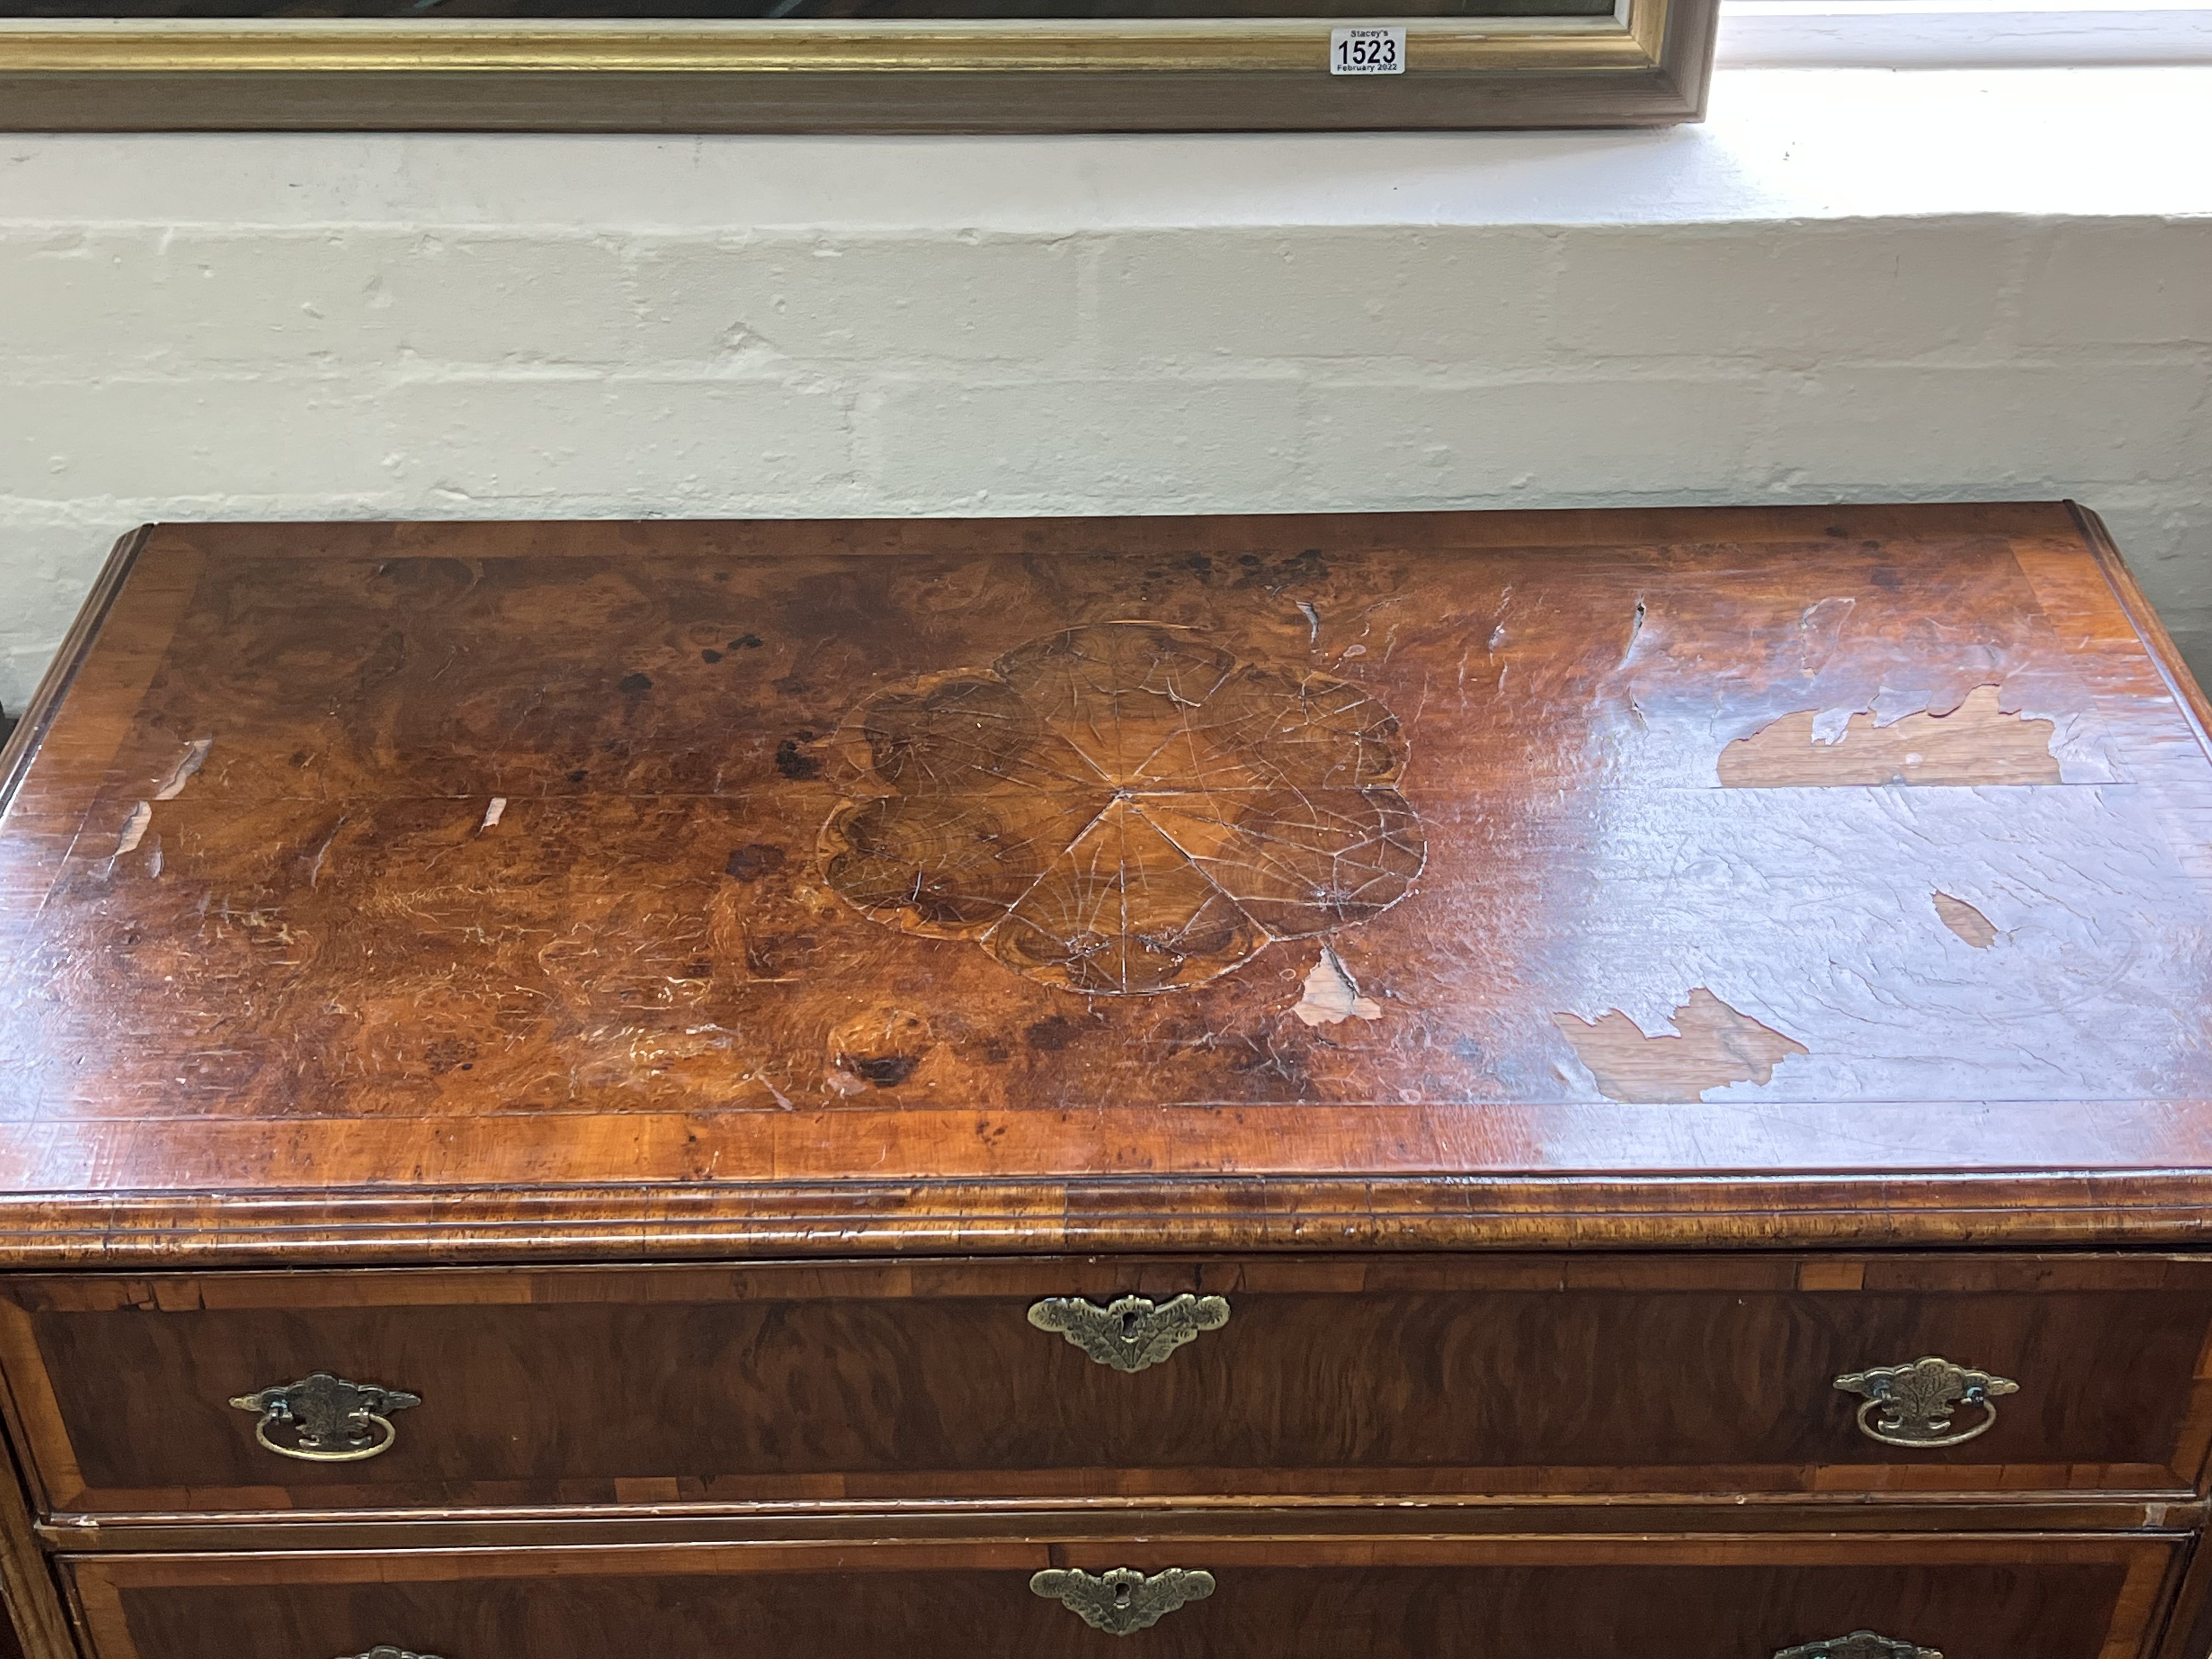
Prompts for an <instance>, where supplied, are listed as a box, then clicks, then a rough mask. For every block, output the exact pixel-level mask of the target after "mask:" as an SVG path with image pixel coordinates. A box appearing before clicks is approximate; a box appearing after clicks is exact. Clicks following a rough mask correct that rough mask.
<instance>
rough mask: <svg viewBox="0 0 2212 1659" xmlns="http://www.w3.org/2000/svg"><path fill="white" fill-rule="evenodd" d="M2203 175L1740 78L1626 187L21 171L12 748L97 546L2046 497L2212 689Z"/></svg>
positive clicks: (842, 166) (169, 151)
mask: <svg viewBox="0 0 2212 1659" xmlns="http://www.w3.org/2000/svg"><path fill="white" fill-rule="evenodd" d="M2207 154H2212V72H2208V71H2204V70H2162V71H2146V70H2106V71H2097V72H2089V73H2081V74H2074V75H2065V76H2058V77H2055V78H2054V77H2053V76H2049V75H2038V74H2033V73H2027V72H2015V74H2014V75H2012V76H1994V77H1991V76H1983V77H1980V78H1979V79H1972V78H1967V77H1960V76H1880V75H1870V74H1851V73H1843V74H1805V73H1798V74H1796V75H1794V76H1793V75H1790V74H1788V73H1782V74H1765V75H1759V74H1751V73H1739V74H1736V75H1734V76H1729V77H1724V80H1723V87H1722V90H1721V94H1720V95H1719V97H1718V98H1717V103H1716V113H1715V119H1714V120H1713V121H1712V122H1711V124H1710V125H1707V126H1706V127H1704V128H1700V129H1693V130H1683V131H1676V132H1673V133H1661V134H1644V135H1619V134H1614V135H1585V136H1577V135H1566V134H1543V135H1518V136H1516V135H1481V136H1470V137H1443V138H1437V137H1430V138H1345V137H1338V138H1307V139H1297V138H1278V139H1249V140H1247V139H1216V140H1208V141H1194V140H1175V139H1158V140H1151V139H1128V138H1122V139H1072V140H1012V141H1008V140H975V141H958V140H954V141H933V142H928V143H916V142H904V143H902V142H898V141H885V140H858V139H854V140H842V139H813V140H802V139H791V140H775V139H770V140H744V139H729V140H713V141H706V142H692V141H684V140H655V139H647V138H545V137H538V138H477V139H466V138H453V137H369V138H364V137H142V138H82V137H81V138H52V137H16V138H0V387H4V391H5V404H4V407H0V702H6V703H7V704H8V705H9V707H10V708H15V707H18V706H20V704H21V700H22V699H23V697H24V696H26V695H27V693H28V691H29V690H30V687H31V685H32V684H33V681H34V679H35V678H36V677H37V675H38V673H39V672H40V669H41V667H42V665H43V664H44V663H45V661H46V659H47V657H48V656H49V655H50V653H51V652H52V647H53V646H54V645H55V643H56V642H57V641H58V639H59V638H60V636H61V635H62V632H63V630H64V629H65V627H66V626H67V624H68V622H69V619H70V617H71V615H72V614H73V613H74V612H75V611H76V606H77V605H78V603H79V602H80V600H81V599H82V594H83V592H84V591H85V589H86V587H87V586H88V584H89V583H90V581H91V580H92V576H93V574H94V571H95V570H96V568H97V567H98V564H99V562H100V558H101V556H102V555H103V554H104V552H105V550H106V546H107V544H108V543H109V542H110V541H111V540H112V538H113V537H114V536H115V535H116V534H118V533H119V532H121V531H123V530H125V529H126V528H128V527H129V526H131V525H132V524H135V523H137V522H140V521H142V520H149V519H156V518H209V517H217V516H222V517H297V518H323V517H410V516H450V517H471V516H499V517H513V516H572V515H577V516H648V515H659V514H708V515H720V514H744V513H763V514H772V515H790V514H837V513H957V512H983V513H1082V512H1180V511H1239V510H1252V511H1270V510H1286V509H1303V508H1336V507H1350V508H1389V507H1459V506H1522V507H1528V506H1551V505H1560V506H1581V505H1599V504H1607V503H1637V502H1660V501H1683V502H1723V501H1824V500H1831V499H1837V498H1846V497H1857V498H1862V499H1863V498H1876V497H1888V498H1905V499H1915V498H1925V499H1940V498H1965V497H2002V496H2014V497H2017V496H2049V495H2075V496H2077V497H2079V498H2081V499H2082V500H2084V501H2087V502H2089V503H2090V504H2091V505H2093V506H2094V507H2098V508H2099V509H2100V510H2101V511H2102V512H2104V513H2106V515H2107V516H2108V518H2109V519H2110V520H2111V521H2112V524H2113V526H2114V527H2115V529H2116V530H2117V532H2118V534H2119V536H2120V538H2121V540H2122V543H2123V544H2124V547H2125V548H2126V550H2128V552H2129V554H2130V556H2131V557H2132V558H2133V559H2134V561H2135V562H2136V565H2137V568H2138V569H2139V570H2140V571H2141V573H2142V576H2143V578H2144V581H2145V584H2146V586H2148V588H2149V589H2150V591H2151V592H2152V594H2153V596H2154V599H2157V600H2158V602H2159V603H2160V605H2161V607H2162V608H2163V609H2164V611H2166V616H2167V617H2168V620H2169V622H2170V623H2172V625H2173V626H2174V627H2175V629H2176V631H2177V633H2179V634H2180V635H2182V636H2183V638H2184V641H2185V644H2186V645H2187V646H2189V647H2191V649H2192V651H2193V653H2195V655H2196V659H2197V663H2198V665H2199V666H2200V669H2212V484H2208V479H2212V397H2208V387H2212V169H2206V168H2204V167H2202V166H2201V158H2202V157H2203V155H2207ZM2160 158H2164V160H2163V161H2160Z"/></svg>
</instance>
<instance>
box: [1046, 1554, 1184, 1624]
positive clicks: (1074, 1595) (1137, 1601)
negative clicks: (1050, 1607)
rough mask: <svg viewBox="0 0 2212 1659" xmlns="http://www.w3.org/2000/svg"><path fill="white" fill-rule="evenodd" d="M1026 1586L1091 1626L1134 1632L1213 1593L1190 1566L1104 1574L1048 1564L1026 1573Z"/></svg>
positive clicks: (1122, 1569)
mask: <svg viewBox="0 0 2212 1659" xmlns="http://www.w3.org/2000/svg"><path fill="white" fill-rule="evenodd" d="M1030 1591H1031V1592H1032V1593H1033V1594H1035V1595H1042V1596H1043V1597H1044V1598H1045V1599H1046V1600H1047V1601H1057V1602H1059V1603H1060V1606H1062V1607H1066V1609H1067V1610H1068V1611H1069V1612H1070V1613H1073V1614H1074V1615H1075V1616H1076V1617H1077V1618H1079V1619H1080V1620H1082V1621H1083V1622H1084V1623H1085V1624H1086V1625H1088V1626H1091V1629H1093V1630H1103V1631H1104V1632H1106V1633H1107V1634H1108V1635H1109V1636H1133V1635H1134V1634H1135V1633H1136V1632H1139V1631H1140V1630H1150V1629H1151V1628H1152V1626H1154V1625H1157V1624H1158V1623H1159V1622H1160V1620H1163V1619H1164V1618H1166V1617H1167V1616H1168V1615H1169V1614H1170V1613H1173V1612H1174V1611H1175V1610H1176V1608H1177V1607H1181V1606H1182V1605H1183V1603H1185V1602H1186V1601H1204V1600H1205V1599H1206V1597H1207V1596H1209V1595H1212V1594H1213V1575H1212V1573H1210V1572H1207V1571H1204V1570H1203V1569H1201V1568H1195V1567H1163V1568H1162V1569H1161V1570H1160V1571H1158V1572H1155V1573H1143V1572H1139V1571H1137V1569H1136V1568H1134V1567H1112V1568H1109V1569H1108V1570H1107V1571H1104V1572H1085V1571H1083V1570H1082V1569H1081V1568H1080V1567H1047V1568H1046V1569H1045V1570H1044V1571H1042V1572H1040V1573H1036V1574H1034V1575H1033V1576H1032V1577H1030Z"/></svg>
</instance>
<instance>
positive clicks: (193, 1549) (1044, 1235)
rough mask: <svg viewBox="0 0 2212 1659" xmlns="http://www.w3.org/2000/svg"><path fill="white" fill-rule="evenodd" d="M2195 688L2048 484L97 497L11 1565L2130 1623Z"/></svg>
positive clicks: (956, 1645) (2179, 1113)
mask: <svg viewBox="0 0 2212 1659" xmlns="http://www.w3.org/2000/svg"><path fill="white" fill-rule="evenodd" d="M2205 716H2206V709H2205V705H2204V702H2203V697H2202V696H2201V694H2200V693H2198V692H2197V690H2196V688H2195V686H2194V684H2192V683H2191V681H2190V680H2189V678H2188V677H2187V674H2186V671H2185V670H2184V669H2183V668H2182V667H2181V666H2180V665H2179V660H2178V659H2177V658H2176V657H2175V655H2174V653H2173V652H2172V647H2171V645H2170V643H2169V642H2168V641H2167V640H2166V636H2165V635H2164V634H2163V632H2162V631H2161V630H2160V628H2159V626H2158V624H2157V623H2156V620H2155V618H2154V617H2152V615H2151V614H2150V612H2149V611H2148V608H2147V607H2146V606H2145V605H2144V604H2143V601H2142V598H2141V596H2140V594H2139V592H2137V590H2136V587H2135V586H2134V584H2133V582H2132V580H2130V577H2129V576H2128V574H2127V573H2126V571H2125V569H2124V567H2123V566H2122V565H2121V564H2120V562H2119V561H2118V556H2117V555H2116V554H2115V553H2114V552H2113V551H2112V549H2111V547H2110V545H2109V544H2108V543H2107V541H2106V538H2105V537H2104V534H2103V532H2102V531H2101V529H2100V527H2099V526H2097V525H2096V524H2095V522H2094V520H2092V519H2090V518H2089V517H2088V516H2087V514H2085V513H2081V512H2080V511H2079V510H2078V509H2074V508H2071V507H2067V506H2064V505H2022V506H1994V505H1990V506H1969V507H1832V508H1831V507H1823V508H1793V509H1771V510H1770V509H1726V510H1723V509H1699V510H1669V511H1649V512H1643V511H1639V512H1624V513H1433V514H1407V515H1346V516H1340V517H1299V518H1292V517H1283V518H1267V517H1260V518H1236V519H1210V520H1209V519H1144V520H968V521H949V520H911V521H896V522H890V521H884V522H874V521H868V522H863V521H852V522H818V523H799V522H727V523H659V524H581V523H563V524H538V525H523V524H501V525H461V524H441V525H227V526H159V527H155V528H152V529H149V530H146V531H143V532H137V534H135V535H134V536H132V537H131V538H126V540H125V543H124V544H122V546H121V547H120V548H119V549H118V553H117V556H116V557H115V559H114V560H113V561H112V562H111V565H110V567H109V568H108V570H107V572H106V574H105V575H104V577H103V578H102V580H101V582H100V586H99V589H98V591H97V592H96V593H95V595H94V599H93V600H92V602H91V603H90V605H88V608H87V611H86V612H85V615H84V617H83V619H82V622H81V623H80V625H79V627H78V629H77V631H76V634H75V635H74V636H73V637H72V639H71V640H70V642H69V644H68V646H67V647H66V648H65V650H64V653H63V656H62V658H61V659H60V660H59V662H58V665H57V666H56V669H55V671H54V672H53V674H52V676H50V678H49V679H48V681H47V683H46V686H45V687H44V688H43V689H42V690H41V692H40V696H39V699H38V701H37V702H35V703H34V704H33V708H32V709H31V710H30V713H29V714H28V716H27V719H26V720H25V721H24V723H23V726H22V727H21V730H20V731H19V732H18V733H17V736H16V738H15V739H14V742H13V744H11V745H10V748H9V750H8V753H7V757H6V758H5V759H4V760H0V808H4V817H0V1381H4V1384H5V1399H4V1404H5V1408H6V1423H7V1430H8V1433H9V1437H10V1440H11V1442H12V1445H13V1450H14V1455H15V1463H16V1467H17V1468H18V1470H20V1473H21V1480H20V1482H9V1481H0V1545H4V1548H3V1549H0V1580H4V1583H5V1587H6V1589H7V1591H8V1596H9V1604H10V1607H11V1609H12V1611H13V1613H14V1618H15V1629H16V1632H17V1633H18V1635H19V1637H20V1638H21V1641H22V1643H23V1645H24V1646H25V1648H26V1650H27V1652H28V1654H29V1655H30V1659H356V1656H360V1659H410V1656H422V1659H586V1656H591V1659H598V1656H600V1655H603V1654H605V1653H606V1652H608V1651H610V1650H611V1651H617V1652H629V1651H635V1650H647V1651H653V1652H656V1653H659V1654H661V1655H664V1656H667V1659H724V1656H726V1655H727V1654H729V1653H731V1652H732V1651H740V1650H742V1651H748V1652H750V1651H755V1650H758V1651H762V1652H775V1653H779V1654H781V1655H784V1656H787V1659H844V1656H847V1655H848V1654H852V1653H855V1652H860V1651H873V1650H877V1649H878V1648H880V1647H882V1646H884V1644H896V1645H897V1646H899V1647H902V1648H903V1649H905V1650H910V1651H913V1652H915V1653H917V1654H921V1655H927V1656H932V1659H935V1656H952V1655H956V1654H957V1655H963V1656H964V1655H971V1654H972V1655H989V1656H1005V1659H1024V1656H1028V1655H1031V1654H1037V1653H1047V1652H1049V1653H1074V1654H1082V1653H1086V1652H1097V1653H1101V1654H1103V1653H1106V1652H1109V1651H1111V1652H1113V1653H1115V1654H1118V1655H1133V1656H1138V1659H1160V1656H1172V1659H1198V1656H1206V1659H1215V1656H1225V1659H1247V1656H1249V1659H1261V1656H1263V1655H1264V1656H1267V1659H1283V1656H1290V1659H1324V1656H1326V1659H1363V1656H1364V1659H1474V1656H1481V1659H1498V1656H1504V1655H1507V1654H1516V1655H1531V1656H1538V1659H1541V1656H1546V1655H1551V1654H1559V1655H1566V1654H1574V1655H1577V1656H1593V1659H1615V1656H1618V1659H1626V1656H1628V1655H1630V1654H1632V1653H1633V1654H1635V1655H1637V1656H1638V1659H1737V1656H1741V1659H1925V1656H1927V1655H1930V1654H1941V1655H1942V1656H1944V1659H1983V1656H1989V1659H1996V1656H2004V1659H2022V1656H2033V1659H2204V1656H2205V1655H2206V1654H2207V1653H2208V1651H2212V1608H2208V1602H2212V1595H2208V1593H2207V1592H2208V1587H2212V1562H2207V1561H2205V1560H2203V1559H2200V1553H2199V1547H2198V1540H2199V1536H2200V1534H2201V1532H2202V1530H2203V1525H2204V1519H2205V1508H2204V1502H2203V1492H2204V1486H2203V1480H2204V1475H2205V1464H2206V1454H2207V1449H2208V1445H2209V1444H2212V1254H2206V1253H2203V1252H2201V1251H2199V1250H2198V1249H2197V1244H2198V1243H2199V1235H2200V1233H2201V1231H2202V1230H2203V1227H2204V1225H2205V1222H2206V1218H2207V1215H2208V1211H2207V1207H2206V1200H2207V1197H2208V1194H2212V1052H2208V1044H2207V1041H2206V1036H2207V1017H2206V1009H2207V1007H2208V1001H2209V1000H2212V999H2209V998H2208V992H2212V758H2208V739H2207V736H2206V726H2205ZM1124 1641H1126V1643H1127V1646H1123V1645H1121V1644H1122V1643H1123V1642H1124Z"/></svg>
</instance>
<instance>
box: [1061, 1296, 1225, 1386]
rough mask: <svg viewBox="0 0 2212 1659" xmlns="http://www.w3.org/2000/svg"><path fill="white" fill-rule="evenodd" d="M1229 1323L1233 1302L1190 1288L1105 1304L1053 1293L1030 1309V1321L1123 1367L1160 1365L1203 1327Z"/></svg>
mask: <svg viewBox="0 0 2212 1659" xmlns="http://www.w3.org/2000/svg"><path fill="white" fill-rule="evenodd" d="M1228 1322H1229V1303H1228V1301H1227V1299H1226V1298H1225V1297H1218V1296H1193V1295H1191V1294H1190V1293H1189V1292H1188V1291H1186V1292H1184V1293H1183V1294H1182V1295H1181V1296H1178V1297H1174V1298H1173V1299H1172V1300H1170V1301H1167V1302H1154V1301H1153V1300H1152V1298H1151V1297H1146V1296H1125V1297H1118V1298H1117V1299H1115V1301H1112V1302H1109V1303H1108V1304H1106V1305H1105V1306H1104V1307H1103V1308H1102V1307H1100V1306H1099V1305H1098V1304H1097V1303H1095V1302H1085V1300H1084V1299H1083V1298H1082V1297H1076V1296H1048V1297H1045V1299H1044V1300H1043V1301H1042V1302H1039V1303H1036V1304H1034V1305H1033V1306H1032V1307H1031V1308H1030V1324H1032V1325H1034V1326H1036V1328H1038V1329H1039V1330H1041V1331H1058V1332H1059V1333H1060V1334H1061V1335H1062V1336H1064V1337H1066V1339H1067V1340H1068V1342H1069V1344H1070V1345H1071V1346H1074V1347H1078V1348H1080V1349H1082V1350H1083V1352H1085V1353H1087V1354H1089V1355H1090V1356H1091V1358H1093V1359H1095V1360H1097V1362H1098V1363H1099V1364H1102V1365H1111V1366H1112V1367H1113V1368H1114V1369H1115V1370H1117V1371H1140V1370H1144V1369H1145V1368H1146V1366H1147V1365H1157V1364H1159V1363H1160V1361H1162V1360H1163V1359H1165V1358H1167V1357H1168V1356H1169V1355H1170V1354H1171V1353H1173V1352H1175V1351H1176V1349H1177V1348H1180V1347H1181V1346H1182V1345H1183V1344H1184V1343H1186V1342H1188V1341H1190V1340H1192V1339H1193V1338H1194V1337H1196V1336H1197V1334H1199V1333H1200V1331H1218V1330H1219V1329H1220V1328H1222V1327H1223V1326H1224V1325H1226V1324H1227V1323H1228Z"/></svg>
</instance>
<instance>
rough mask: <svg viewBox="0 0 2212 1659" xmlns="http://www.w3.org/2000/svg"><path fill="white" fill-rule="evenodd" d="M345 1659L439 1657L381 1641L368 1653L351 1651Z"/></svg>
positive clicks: (424, 1658) (433, 1658)
mask: <svg viewBox="0 0 2212 1659" xmlns="http://www.w3.org/2000/svg"><path fill="white" fill-rule="evenodd" d="M345 1659H438V1656H437V1655H436V1654H435V1653H410V1652H408V1651H407V1650H406V1649H404V1648H395V1647H392V1646H391V1645H389V1644H386V1643H383V1642H380V1643H378V1644H376V1645H375V1646H374V1647H373V1648H371V1649H370V1650H368V1652H367V1653H349V1654H347V1655H346V1656H345Z"/></svg>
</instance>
